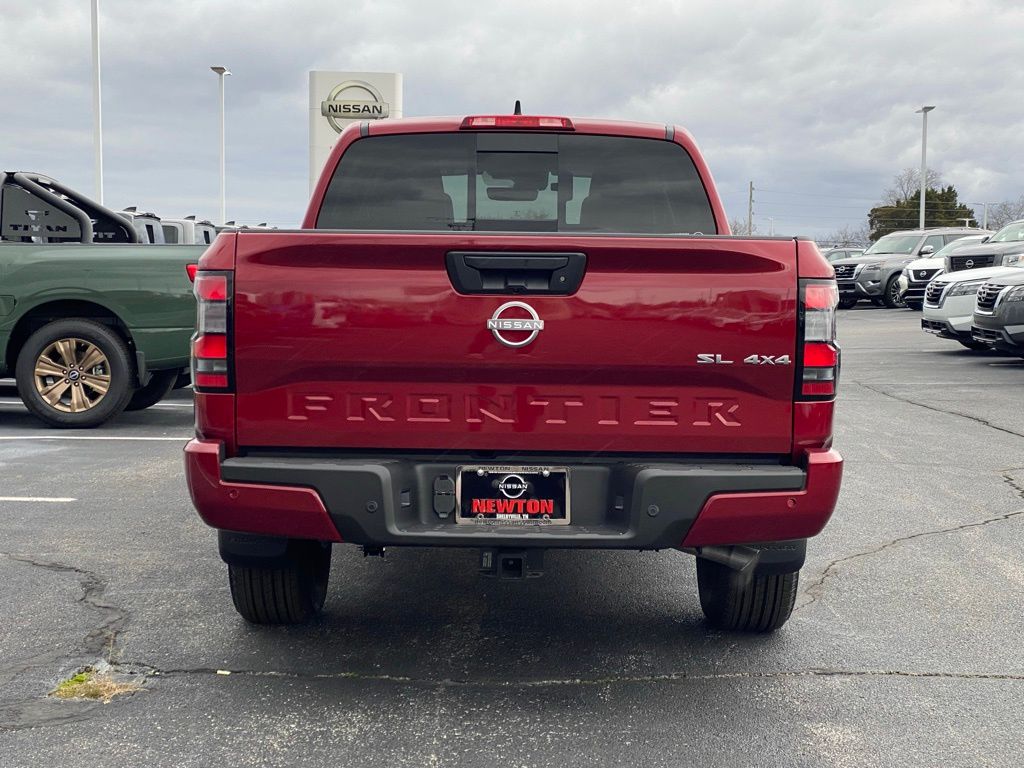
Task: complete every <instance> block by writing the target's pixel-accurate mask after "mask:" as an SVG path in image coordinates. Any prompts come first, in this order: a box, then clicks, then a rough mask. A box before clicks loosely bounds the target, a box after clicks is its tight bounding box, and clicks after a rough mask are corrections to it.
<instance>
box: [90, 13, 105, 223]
mask: <svg viewBox="0 0 1024 768" xmlns="http://www.w3.org/2000/svg"><path fill="white" fill-rule="evenodd" d="M92 146H93V152H94V154H95V159H94V166H93V174H94V176H95V182H96V202H98V203H99V204H100V205H103V104H102V100H101V99H100V0H92Z"/></svg>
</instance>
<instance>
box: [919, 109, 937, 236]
mask: <svg viewBox="0 0 1024 768" xmlns="http://www.w3.org/2000/svg"><path fill="white" fill-rule="evenodd" d="M933 109H935V107H921V108H920V109H919V110H917V112H915V114H918V113H919V114H920V115H921V216H920V221H919V224H918V228H919V229H924V193H925V187H927V185H928V113H929V112H931V111H932V110H933Z"/></svg>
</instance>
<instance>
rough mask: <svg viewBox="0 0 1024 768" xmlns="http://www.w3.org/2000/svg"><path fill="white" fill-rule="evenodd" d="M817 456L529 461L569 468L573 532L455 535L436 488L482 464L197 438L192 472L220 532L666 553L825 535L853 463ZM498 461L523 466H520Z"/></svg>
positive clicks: (196, 492)
mask: <svg viewBox="0 0 1024 768" xmlns="http://www.w3.org/2000/svg"><path fill="white" fill-rule="evenodd" d="M807 458H808V460H807V467H806V469H802V468H799V467H789V466H780V465H778V464H771V463H756V462H751V463H725V462H720V461H707V462H698V461H686V462H682V461H679V462H675V461H665V460H657V461H654V460H651V461H642V460H638V459H636V458H635V457H633V458H628V459H622V460H615V459H610V458H609V459H603V460H587V461H586V463H582V462H581V460H580V459H576V460H575V461H576V463H573V460H572V459H566V458H565V457H558V458H557V460H556V459H555V457H537V456H531V457H529V459H528V463H533V464H536V463H549V462H550V463H556V461H557V463H558V464H559V465H567V466H569V469H570V473H571V483H572V494H573V502H572V524H571V525H568V526H557V527H556V526H549V527H543V526H537V527H535V528H534V527H529V528H521V527H514V528H512V527H509V528H505V527H502V526H490V525H481V526H475V525H456V523H455V521H454V519H453V518H452V517H451V516H448V517H447V518H445V517H442V516H440V515H439V514H438V513H437V512H436V511H435V505H436V502H435V497H434V494H433V487H434V480H435V478H437V477H438V476H439V475H444V474H446V475H448V476H454V473H455V468H456V467H457V466H458V465H459V464H462V463H474V464H479V463H480V460H479V459H474V460H472V461H471V460H468V459H467V460H465V461H463V460H460V459H459V458H458V457H450V456H442V457H436V458H430V457H425V458H419V457H404V456H401V457H399V456H395V457H390V456H378V457H372V458H370V457H360V458H358V459H352V458H342V457H325V456H319V455H302V456H300V455H295V454H288V455H252V456H246V457H239V458H231V459H226V460H225V459H222V451H221V444H220V443H219V442H212V441H200V440H193V441H191V442H190V443H189V444H188V445H187V446H186V448H185V469H186V474H187V478H188V483H189V489H190V491H191V494H192V501H193V503H194V504H195V507H196V509H197V510H198V512H199V514H200V516H201V517H202V518H203V520H204V521H205V522H206V523H207V524H208V525H210V526H212V527H214V528H218V529H221V530H229V531H238V532H243V533H252V534H259V535H264V536H281V537H289V538H307V539H319V540H322V541H346V542H351V543H355V544H364V545H370V546H447V547H495V546H497V547H551V548H602V549H667V548H674V547H683V546H685V547H698V546H712V545H727V544H745V543H761V542H772V541H788V540H792V539H805V538H809V537H811V536H814V535H816V534H818V533H819V532H820V531H821V529H822V528H823V527H824V526H825V523H826V522H828V519H829V517H831V515H832V511H833V510H834V508H835V504H836V499H837V498H838V495H839V486H840V482H841V478H842V466H843V460H842V457H840V455H839V454H838V453H837V452H836V451H832V450H820V451H812V452H809V453H808V454H807ZM495 461H496V462H498V463H503V464H507V463H517V462H516V460H515V457H502V458H501V459H495ZM518 463H524V461H523V460H522V459H520V460H519V462H518Z"/></svg>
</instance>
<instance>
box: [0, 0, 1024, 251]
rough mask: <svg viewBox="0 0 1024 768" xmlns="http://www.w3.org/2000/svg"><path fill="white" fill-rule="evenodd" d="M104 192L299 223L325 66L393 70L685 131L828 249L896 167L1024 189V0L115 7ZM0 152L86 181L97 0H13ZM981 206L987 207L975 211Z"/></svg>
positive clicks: (162, 207) (420, 87) (0, 54)
mask: <svg viewBox="0 0 1024 768" xmlns="http://www.w3.org/2000/svg"><path fill="white" fill-rule="evenodd" d="M101 30H102V52H103V109H104V123H105V126H104V127H105V132H104V133H105V135H104V151H105V182H106V202H107V204H108V205H110V206H111V207H118V208H119V207H123V206H126V205H139V206H140V207H142V208H146V209H150V210H154V211H156V212H157V213H159V214H161V215H164V216H181V215H187V214H190V213H197V214H199V215H200V216H206V217H211V218H212V217H214V216H215V215H216V213H217V206H218V194H219V191H218V176H217V82H216V80H217V78H216V75H214V74H213V73H212V72H210V70H209V66H210V65H212V64H223V65H226V66H228V67H230V68H231V70H232V71H233V72H234V75H233V76H232V77H230V78H228V81H227V86H228V92H227V121H228V135H227V144H228V159H227V175H228V218H229V219H237V220H239V221H245V222H249V223H257V222H261V221H268V222H271V223H273V224H277V225H279V226H294V225H295V224H296V223H297V222H298V220H299V219H300V217H301V215H302V212H303V209H304V205H305V200H306V196H307V165H308V136H307V121H308V96H307V92H306V89H307V79H308V76H307V73H308V71H309V70H311V69H337V70H369V71H400V72H403V73H404V76H405V93H404V100H405V114H406V116H416V115H429V114H471V113H491V112H495V111H509V110H510V109H511V105H512V103H513V101H514V99H516V98H519V99H522V100H523V104H524V107H525V111H526V112H533V113H540V114H566V115H578V116H584V115H585V116H597V117H612V118H623V119H637V120H652V121H658V122H669V121H671V122H676V123H679V124H682V125H684V126H686V127H687V128H689V130H690V131H691V132H692V133H693V134H694V135H695V136H696V138H697V141H698V142H699V143H700V145H701V147H702V149H703V150H704V152H705V154H706V156H707V159H708V161H709V163H710V165H711V168H712V171H713V173H714V174H715V177H716V179H717V181H718V184H719V187H720V190H721V192H722V194H723V197H724V199H725V203H726V207H727V210H728V212H729V214H730V216H731V217H745V216H746V194H747V182H748V181H749V180H753V182H754V185H755V188H756V189H757V191H756V193H755V206H754V213H755V222H756V224H757V225H758V227H759V228H760V229H761V230H762V231H767V230H768V227H769V217H772V218H774V224H775V230H776V232H777V233H779V234H807V235H812V236H821V235H824V234H825V233H827V232H829V231H832V230H835V229H836V228H838V227H840V226H842V225H844V224H856V223H858V222H860V221H862V220H863V217H864V215H865V213H866V210H867V209H868V208H869V207H870V205H871V204H872V203H873V202H875V201H877V200H878V198H879V196H880V195H881V193H882V190H883V189H884V188H885V187H886V186H888V185H889V183H890V182H891V179H892V177H893V175H894V174H895V173H896V172H898V171H899V170H900V169H901V168H905V167H909V166H916V165H918V164H919V163H920V142H921V118H920V115H916V114H914V110H915V109H917V108H918V107H920V106H921V105H922V104H934V105H936V106H937V109H936V110H935V112H933V113H932V114H931V117H930V120H929V142H928V144H929V166H930V167H932V168H936V169H938V170H939V171H940V172H941V173H942V174H943V177H944V178H945V180H946V181H948V182H951V183H953V184H955V185H956V186H957V188H958V189H959V191H960V193H961V199H962V200H967V201H969V202H983V201H999V200H1006V199H1010V198H1016V197H1018V196H1020V195H1021V194H1022V193H1024V3H1022V2H1020V0H1016V1H1013V0H1010V1H1007V2H999V0H976V1H975V2H952V1H948V0H903V1H902V2H898V3H894V2H892V1H891V0H884V1H881V2H875V1H874V0H857V1H856V2H854V1H853V0H850V1H844V2H838V1H835V0H834V1H832V2H830V1H829V0H807V1H806V2H804V1H798V0H779V1H778V2H776V1H773V0H765V1H763V2H757V3H755V2H732V1H730V0H712V1H711V2H705V1H703V0H691V1H690V2H675V1H673V0H644V2H638V3H634V4H629V3H623V2H621V1H618V2H606V1H605V0H586V1H584V2H580V1H577V0H561V1H560V2H552V1H551V0H544V1H543V2H540V1H536V0H517V1H516V2H504V1H503V0H491V1H487V0H475V2H468V1H462V0H458V1H457V0H424V1H422V2H417V1H414V0H404V1H398V0H394V1H392V0H374V1H373V2H358V1H356V0H350V1H349V2H344V3H341V2H329V1H328V0H287V1H286V0H245V2H235V0H174V2H166V0H101ZM0 31H2V34H3V39H4V45H3V46H2V47H0V92H2V93H3V95H4V98H3V108H2V110H0V162H2V164H3V167H4V169H17V170H32V171H38V172H42V173H45V174H47V175H50V176H54V177H56V178H59V179H61V180H63V181H65V182H66V183H68V184H70V185H72V186H74V187H77V188H80V189H82V190H83V191H87V192H91V190H92V189H93V173H92V162H93V159H92V111H91V60H90V38H89V0H34V2H27V1H26V2H22V1H21V0H2V2H0ZM979 213H980V211H979Z"/></svg>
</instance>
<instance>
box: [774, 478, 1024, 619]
mask: <svg viewBox="0 0 1024 768" xmlns="http://www.w3.org/2000/svg"><path fill="white" fill-rule="evenodd" d="M1001 479H1002V481H1003V482H1004V483H1006V484H1007V485H1009V486H1010V487H1011V488H1012V489H1013V490H1014V491H1016V492H1017V495H1018V496H1020V497H1021V498H1024V485H1021V484H1020V483H1018V482H1017V481H1016V480H1015V479H1014V478H1013V476H1012V475H1010V474H1008V473H1007V472H1003V473H1001ZM1020 515H1024V509H1017V510H1014V511H1013V512H1007V513H1005V514H1002V515H996V516H994V517H988V518H985V519H984V520H975V521H973V522H970V523H961V524H960V525H954V526H950V527H949V528H936V529H935V530H930V531H920V532H919V533H912V534H910V535H908V536H900V537H898V538H895V539H891V540H889V541H887V542H885V543H884V544H880V545H879V546H877V547H874V548H872V549H868V550H865V551H863V552H855V553H854V554H852V555H847V556H846V557H840V558H837V559H835V560H833V561H831V562H830V563H829V564H828V565H826V566H825V569H824V570H823V571H822V572H821V575H820V576H819V577H818V578H817V579H815V580H814V581H813V582H812V583H811V584H810V585H808V587H807V588H806V589H805V590H804V591H803V594H804V595H806V596H808V597H809V598H810V599H809V600H807V601H806V602H803V603H801V604H800V605H798V606H796V607H795V608H794V609H793V613H796V612H797V611H801V610H803V609H804V608H807V607H808V606H811V605H814V604H815V603H816V602H818V601H819V600H820V599H821V598H822V596H823V594H824V591H825V582H826V581H827V580H828V579H829V578H830V577H832V576H834V575H835V573H836V569H837V568H838V567H839V566H840V565H842V564H843V563H848V562H850V561H851V560H858V559H860V558H862V557H868V556H870V555H876V554H878V553H879V552H883V551H885V550H887V549H889V548H890V547H894V546H896V545H898V544H903V543H904V542H907V541H913V540H914V539H920V538H923V537H925V536H940V535H942V534H946V533H958V532H960V531H965V530H969V529H971V528H981V527H983V526H986V525H991V524H992V523H1001V522H1005V521H1006V520H1011V519H1013V518H1015V517H1019V516H1020Z"/></svg>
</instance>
